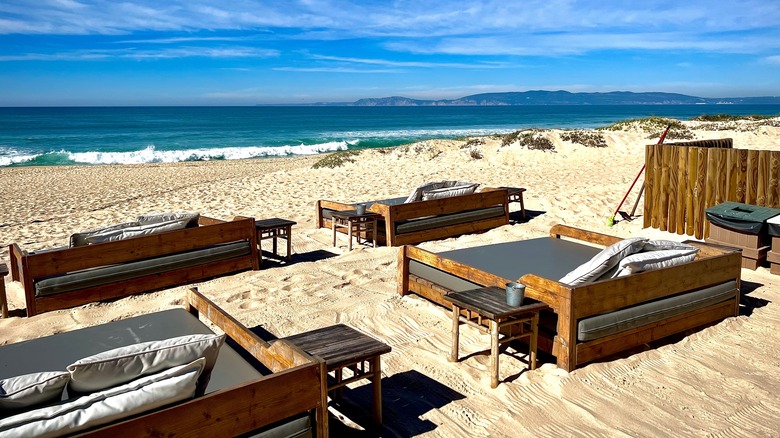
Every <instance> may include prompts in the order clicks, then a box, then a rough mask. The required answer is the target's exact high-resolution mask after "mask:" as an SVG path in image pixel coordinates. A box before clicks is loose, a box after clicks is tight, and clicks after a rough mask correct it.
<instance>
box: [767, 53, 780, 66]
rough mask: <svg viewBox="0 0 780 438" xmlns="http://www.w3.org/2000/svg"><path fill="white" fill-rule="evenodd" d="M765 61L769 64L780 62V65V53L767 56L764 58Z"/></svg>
mask: <svg viewBox="0 0 780 438" xmlns="http://www.w3.org/2000/svg"><path fill="white" fill-rule="evenodd" d="M763 61H764V62H765V63H767V64H778V65H780V55H774V56H767V57H766V58H764V59H763Z"/></svg>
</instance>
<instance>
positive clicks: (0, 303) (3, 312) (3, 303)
mask: <svg viewBox="0 0 780 438" xmlns="http://www.w3.org/2000/svg"><path fill="white" fill-rule="evenodd" d="M0 316H2V317H3V318H8V297H6V295H5V278H3V277H0Z"/></svg>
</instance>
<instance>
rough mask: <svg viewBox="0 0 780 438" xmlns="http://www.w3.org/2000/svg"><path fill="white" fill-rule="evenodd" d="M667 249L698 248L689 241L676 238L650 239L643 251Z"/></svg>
mask: <svg viewBox="0 0 780 438" xmlns="http://www.w3.org/2000/svg"><path fill="white" fill-rule="evenodd" d="M666 249H687V250H691V249H696V247H695V246H693V245H688V244H687V243H682V242H675V241H674V240H648V241H647V242H645V246H644V249H643V251H663V250H666Z"/></svg>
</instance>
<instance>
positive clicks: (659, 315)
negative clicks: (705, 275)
mask: <svg viewBox="0 0 780 438" xmlns="http://www.w3.org/2000/svg"><path fill="white" fill-rule="evenodd" d="M736 290H737V284H736V282H734V281H729V282H726V283H723V284H719V285H717V286H712V287H708V288H705V289H700V290H697V291H694V292H689V293H684V294H681V295H675V296H673V297H670V298H664V299H661V300H658V301H652V302H649V303H644V304H639V305H636V306H632V307H628V308H625V309H621V310H617V311H614V312H609V313H605V314H602V315H596V316H592V317H589V318H584V319H582V320H580V321H579V323H577V339H579V340H580V341H592V340H594V339H599V338H603V337H605V336H609V335H613V334H615V333H620V332H624V331H626V330H630V329H632V328H636V327H640V326H643V325H645V324H651V323H653V322H657V321H660V320H662V319H666V318H670V317H673V316H675V315H681V314H683V313H687V312H690V311H693V310H696V309H701V308H704V307H707V306H709V305H712V304H717V303H720V302H722V301H725V300H727V299H728V298H729V297H731V296H733V295H734V293H735V292H736Z"/></svg>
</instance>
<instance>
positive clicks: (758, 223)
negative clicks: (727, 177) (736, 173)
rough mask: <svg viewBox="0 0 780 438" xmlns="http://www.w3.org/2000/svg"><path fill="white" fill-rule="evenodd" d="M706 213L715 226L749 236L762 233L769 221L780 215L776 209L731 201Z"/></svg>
mask: <svg viewBox="0 0 780 438" xmlns="http://www.w3.org/2000/svg"><path fill="white" fill-rule="evenodd" d="M704 212H705V213H706V214H707V220H709V221H710V222H712V223H713V224H715V225H718V226H721V227H724V228H728V229H730V230H734V231H739V232H742V233H747V234H758V233H760V232H761V229H762V228H763V227H764V223H765V222H766V221H767V220H768V219H770V218H773V217H775V216H777V215H780V210H779V209H776V208H769V207H760V206H758V205H750V204H740V203H739V202H731V201H727V202H724V203H722V204H718V205H715V206H713V207H710V208H708V209H706V210H704ZM778 231H780V230H778Z"/></svg>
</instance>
